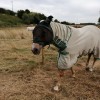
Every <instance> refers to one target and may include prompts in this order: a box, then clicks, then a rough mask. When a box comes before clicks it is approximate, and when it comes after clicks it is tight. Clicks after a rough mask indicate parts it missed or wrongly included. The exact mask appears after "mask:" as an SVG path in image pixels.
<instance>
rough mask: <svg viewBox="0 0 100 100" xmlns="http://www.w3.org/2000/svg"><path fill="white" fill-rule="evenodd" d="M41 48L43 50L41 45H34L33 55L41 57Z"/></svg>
mask: <svg viewBox="0 0 100 100" xmlns="http://www.w3.org/2000/svg"><path fill="white" fill-rule="evenodd" d="M41 48H42V46H41V45H39V44H37V43H33V45H32V52H33V54H35V55H39V54H40V51H41Z"/></svg>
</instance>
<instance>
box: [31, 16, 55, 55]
mask: <svg viewBox="0 0 100 100" xmlns="http://www.w3.org/2000/svg"><path fill="white" fill-rule="evenodd" d="M52 18H53V17H52V16H49V17H47V18H46V20H42V21H40V22H39V23H38V24H37V25H36V26H35V28H34V30H33V44H32V52H33V54H39V53H40V51H41V48H43V47H44V46H46V45H49V44H51V43H52V41H53V31H52V28H51V27H50V22H51V21H52Z"/></svg>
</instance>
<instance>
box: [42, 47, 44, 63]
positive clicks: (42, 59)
mask: <svg viewBox="0 0 100 100" xmlns="http://www.w3.org/2000/svg"><path fill="white" fill-rule="evenodd" d="M42 64H44V48H42Z"/></svg>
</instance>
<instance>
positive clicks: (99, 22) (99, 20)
mask: <svg viewBox="0 0 100 100" xmlns="http://www.w3.org/2000/svg"><path fill="white" fill-rule="evenodd" d="M98 24H99V25H100V17H99V19H98Z"/></svg>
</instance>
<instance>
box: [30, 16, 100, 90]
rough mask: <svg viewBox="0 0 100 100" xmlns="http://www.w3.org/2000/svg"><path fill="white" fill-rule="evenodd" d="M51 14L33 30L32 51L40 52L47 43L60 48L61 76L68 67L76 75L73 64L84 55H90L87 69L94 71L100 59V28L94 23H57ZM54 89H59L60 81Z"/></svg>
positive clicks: (59, 65) (59, 64)
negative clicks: (73, 24) (78, 26)
mask: <svg viewBox="0 0 100 100" xmlns="http://www.w3.org/2000/svg"><path fill="white" fill-rule="evenodd" d="M52 19H53V17H52V16H49V17H47V18H46V20H42V21H40V22H39V23H38V24H37V25H36V26H35V28H34V30H33V44H32V52H33V54H35V55H37V54H40V52H41V49H42V48H43V47H45V46H46V45H50V44H53V45H54V46H55V47H57V48H58V59H57V60H58V70H59V75H60V77H62V76H64V71H65V70H66V69H71V72H72V76H73V77H75V72H74V70H73V65H74V64H75V63H76V62H77V59H78V58H79V57H81V56H83V55H88V59H87V62H86V70H88V71H93V69H94V64H95V62H96V61H97V60H99V59H100V29H99V28H97V27H96V26H93V25H87V26H84V27H82V28H74V27H72V26H69V25H64V24H61V23H56V22H53V21H52ZM91 56H93V58H94V60H93V64H92V66H91V67H89V66H88V65H89V61H90V58H91ZM54 90H57V91H58V90H59V85H58V82H57V84H56V86H55V87H54Z"/></svg>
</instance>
